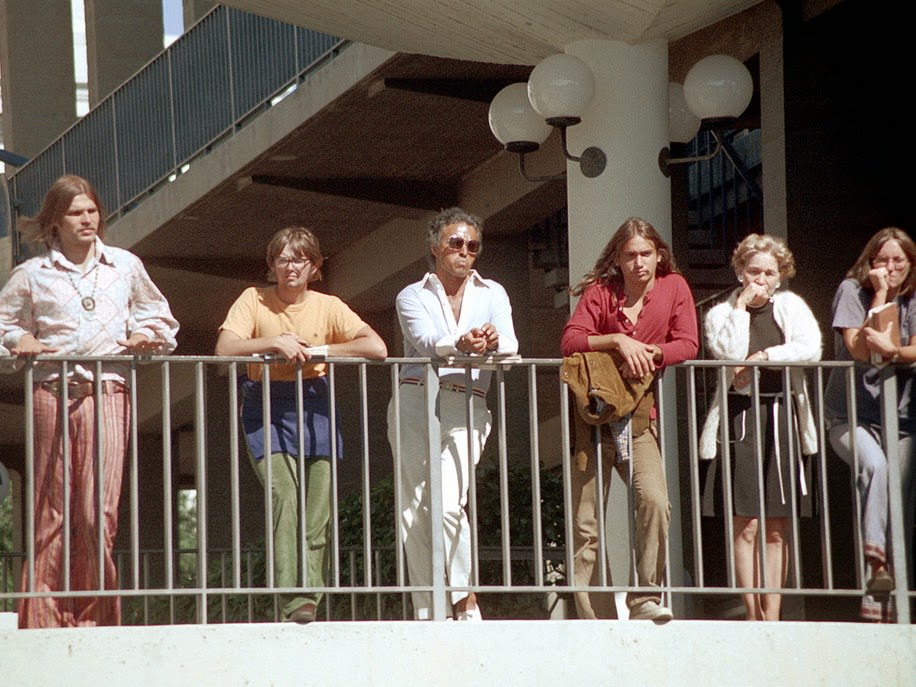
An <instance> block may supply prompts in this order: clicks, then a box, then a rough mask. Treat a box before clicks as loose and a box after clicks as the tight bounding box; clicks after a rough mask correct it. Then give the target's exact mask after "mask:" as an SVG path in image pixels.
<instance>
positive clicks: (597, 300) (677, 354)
mask: <svg viewBox="0 0 916 687" xmlns="http://www.w3.org/2000/svg"><path fill="white" fill-rule="evenodd" d="M625 302H626V296H625V294H624V291H623V284H622V283H616V282H614V283H612V284H610V285H609V286H606V285H604V284H599V283H594V284H591V285H589V286H588V287H587V288H586V289H585V291H584V292H583V293H582V296H581V297H580V299H579V302H578V303H577V304H576V309H575V311H574V312H573V314H572V316H571V317H570V318H569V322H567V323H566V326H565V327H563V338H562V339H561V341H560V348H561V350H562V352H563V355H564V356H570V355H572V354H573V353H587V352H588V351H591V350H592V348H591V346H589V345H588V337H589V336H596V335H602V334H626V335H628V336H632V337H633V338H634V339H636V340H637V341H642V342H643V343H647V344H657V345H658V347H659V348H660V349H661V351H662V362H661V365H660V366H659V367H664V366H666V365H674V364H676V363H680V362H683V361H685V360H690V359H692V358H695V357H696V355H697V350H698V347H699V336H698V334H697V311H696V305H695V304H694V302H693V293H691V291H690V287H689V286H688V285H687V281H686V280H685V279H684V277H682V276H681V275H680V274H666V275H664V276H661V275H656V277H655V284H654V285H653V287H652V289H651V290H650V291H649V292H648V293H646V295H645V298H644V299H643V305H642V311H641V312H640V313H639V317H638V318H637V319H636V322H635V323H633V322H630V319H629V318H628V317H627V316H626V315H624V314H623V309H622V307H621V304H622V303H625Z"/></svg>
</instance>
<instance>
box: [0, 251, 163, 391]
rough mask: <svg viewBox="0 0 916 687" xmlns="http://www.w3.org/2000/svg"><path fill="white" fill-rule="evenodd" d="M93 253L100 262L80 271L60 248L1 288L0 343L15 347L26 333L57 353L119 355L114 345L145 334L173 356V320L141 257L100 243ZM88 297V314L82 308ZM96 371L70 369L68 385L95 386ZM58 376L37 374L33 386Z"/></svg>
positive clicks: (52, 368)
mask: <svg viewBox="0 0 916 687" xmlns="http://www.w3.org/2000/svg"><path fill="white" fill-rule="evenodd" d="M95 247H96V251H95V253H96V255H97V256H98V257H97V258H96V259H95V261H94V262H93V263H92V264H91V265H90V267H89V269H88V270H87V271H86V272H85V273H83V272H81V271H80V270H79V268H78V267H77V266H76V265H74V264H73V263H72V262H70V261H69V260H68V259H67V258H66V257H65V256H64V254H63V253H62V252H60V250H59V247H57V246H55V247H52V248H51V249H50V250H49V251H48V252H46V253H44V254H42V255H39V256H37V257H33V258H30V259H28V260H26V261H25V262H23V263H22V264H21V265H18V266H17V267H15V268H14V269H13V271H12V272H11V273H10V277H9V280H8V281H7V283H6V285H5V286H4V287H3V289H2V290H0V344H2V345H3V346H4V347H6V348H7V349H12V348H13V347H15V346H16V344H17V343H18V342H19V339H20V338H21V337H22V336H23V335H24V334H27V333H29V334H32V335H33V336H35V338H37V339H38V340H39V341H40V342H41V343H43V344H45V345H46V346H52V347H54V348H56V349H57V351H56V352H55V355H62V356H101V355H124V354H127V353H128V351H126V350H125V348H124V346H122V345H121V344H119V343H118V340H124V339H127V338H128V337H129V336H130V335H131V334H134V333H142V334H145V335H146V336H147V337H149V339H150V340H158V341H160V342H162V349H161V351H162V352H163V353H171V352H172V351H173V350H175V346H176V341H175V335H176V333H177V332H178V322H177V321H176V320H175V318H174V317H173V316H172V312H171V310H170V309H169V304H168V302H167V301H166V300H165V297H164V296H163V295H162V293H161V292H160V291H159V289H158V288H157V287H156V285H155V284H154V283H153V281H152V279H150V277H149V274H147V272H146V269H145V268H144V267H143V263H142V262H141V261H140V259H139V258H138V257H137V256H136V255H134V254H133V253H131V252H129V251H126V250H124V249H121V248H115V247H113V246H106V245H105V244H104V243H102V241H101V239H96V246H95ZM88 299H91V300H92V301H94V307H92V308H91V309H87V308H85V307H84V305H83V303H84V302H88ZM88 304H89V305H90V306H92V303H91V302H89V303H88ZM93 367H94V366H93V364H91V363H87V364H74V365H73V366H72V367H71V370H72V374H71V379H76V380H87V381H88V380H92V379H93V371H92V370H93ZM104 369H105V372H104V374H103V375H102V377H103V378H104V379H118V380H121V381H123V380H124V377H123V372H124V370H123V367H122V366H112V365H106V366H105V368H104ZM58 376H59V367H58V366H57V365H49V366H44V365H42V366H39V367H38V368H36V371H35V379H36V381H45V380H48V379H54V378H56V377H58Z"/></svg>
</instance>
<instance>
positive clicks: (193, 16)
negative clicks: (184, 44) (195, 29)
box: [182, 0, 218, 30]
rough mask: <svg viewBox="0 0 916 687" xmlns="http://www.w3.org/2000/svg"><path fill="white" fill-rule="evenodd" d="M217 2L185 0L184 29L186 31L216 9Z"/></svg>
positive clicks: (183, 4) (213, 0) (183, 5)
mask: <svg viewBox="0 0 916 687" xmlns="http://www.w3.org/2000/svg"><path fill="white" fill-rule="evenodd" d="M217 4H218V3H217V2H215V0H184V2H182V7H183V9H184V27H185V30H187V29H188V28H190V27H191V26H193V25H194V24H195V23H197V22H198V21H199V20H200V19H201V17H203V16H204V15H205V14H206V13H207V12H209V11H210V10H212V9H213V8H214V7H216V5H217Z"/></svg>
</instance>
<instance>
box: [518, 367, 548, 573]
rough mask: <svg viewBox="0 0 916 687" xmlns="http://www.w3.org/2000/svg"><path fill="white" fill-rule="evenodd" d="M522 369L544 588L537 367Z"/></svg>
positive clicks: (537, 563) (535, 536)
mask: <svg viewBox="0 0 916 687" xmlns="http://www.w3.org/2000/svg"><path fill="white" fill-rule="evenodd" d="M522 369H525V370H527V372H528V418H529V421H528V440H529V443H530V445H531V451H530V453H531V457H530V459H529V464H528V465H529V469H530V470H531V479H530V483H531V512H532V515H533V517H532V518H531V529H532V532H531V544H532V547H533V549H534V584H535V585H537V586H538V587H543V586H544V568H545V564H544V532H543V530H544V528H543V523H542V517H543V516H542V513H541V447H540V437H539V436H538V426H539V414H538V387H537V367H536V366H535V365H534V364H531V365H528V366H526V367H524V368H522Z"/></svg>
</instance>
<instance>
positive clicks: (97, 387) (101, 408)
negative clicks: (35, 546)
mask: <svg viewBox="0 0 916 687" xmlns="http://www.w3.org/2000/svg"><path fill="white" fill-rule="evenodd" d="M96 269H98V268H96ZM63 386H64V385H63V384H61V387H63ZM92 387H93V388H92V394H93V397H94V401H95V409H94V414H95V418H94V420H95V422H94V423H93V424H94V428H93V429H94V434H95V437H94V439H95V456H94V458H95V489H94V491H95V518H96V521H95V525H96V527H95V545H96V552H95V562H96V572H97V573H98V585H99V591H102V590H103V589H105V587H106V584H105V549H106V546H105V520H106V518H105V458H106V456H105V453H106V451H105V448H106V446H107V444H108V436H107V435H106V433H105V396H104V394H103V393H102V391H103V389H102V361H100V360H97V361H96V362H95V369H94V370H93V385H92ZM119 429H120V428H119ZM118 460H120V461H123V460H124V457H123V456H119V457H118ZM121 467H122V469H123V464H122V466H121ZM83 498H85V495H83ZM64 532H69V530H64Z"/></svg>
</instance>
